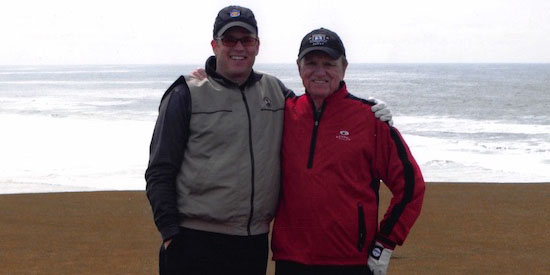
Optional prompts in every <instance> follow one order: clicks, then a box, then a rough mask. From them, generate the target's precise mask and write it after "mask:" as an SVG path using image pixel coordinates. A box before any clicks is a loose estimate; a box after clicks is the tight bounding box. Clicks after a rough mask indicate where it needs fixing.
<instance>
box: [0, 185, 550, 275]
mask: <svg viewBox="0 0 550 275" xmlns="http://www.w3.org/2000/svg"><path fill="white" fill-rule="evenodd" d="M389 199H390V193H389V191H388V190H387V189H386V188H385V187H384V188H381V190H380V212H381V213H383V212H385V208H386V206H387V204H388V202H389ZM549 210H550V184H546V183H529V184H523V183H518V184H508V183H500V184H495V183H490V184H487V183H441V182H438V183H427V188H426V195H425V199H424V206H423V209H422V214H421V215H420V217H419V219H418V220H417V222H416V224H415V226H414V227H413V228H412V230H411V232H410V234H409V236H408V238H407V240H406V242H405V243H404V245H403V246H400V247H397V248H396V250H395V252H394V254H393V256H392V260H391V261H390V266H389V270H388V273H389V274H520V273H526V274H550V262H548V261H547V259H548V258H549V257H550V250H548V247H550V236H548V234H547V232H546V231H547V228H548V227H549V226H550V211H549ZM0 224H1V225H2V226H0V240H2V241H1V242H0V261H1V262H2V270H3V271H4V272H7V273H10V274H59V273H70V274H129V273H131V274H156V273H157V257H158V249H159V246H160V241H161V240H160V236H159V234H158V232H157V230H156V228H155V225H154V223H153V218H152V213H151V208H150V206H149V203H148V201H147V198H146V195H145V192H144V191H141V190H138V191H86V192H59V193H30V194H1V195H0ZM273 267H274V263H273V262H272V261H269V264H268V273H267V274H273Z"/></svg>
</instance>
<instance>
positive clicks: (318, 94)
mask: <svg viewBox="0 0 550 275" xmlns="http://www.w3.org/2000/svg"><path fill="white" fill-rule="evenodd" d="M298 70H299V71H300V77H301V78H302V83H303V84H304V87H305V88H306V91H307V92H308V93H309V94H310V96H311V97H312V98H313V99H314V100H316V99H317V100H322V99H325V98H326V97H327V96H329V95H331V94H332V93H334V92H335V91H336V90H337V89H338V88H339V86H340V81H341V80H343V79H344V75H345V72H346V66H345V65H344V64H343V62H342V58H339V59H333V58H332V57H330V56H329V55H328V54H326V53H324V52H321V51H314V52H311V53H309V54H307V55H306V56H304V57H303V58H302V59H301V60H300V61H298Z"/></svg>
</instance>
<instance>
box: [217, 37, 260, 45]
mask: <svg viewBox="0 0 550 275" xmlns="http://www.w3.org/2000/svg"><path fill="white" fill-rule="evenodd" d="M218 40H221V41H222V44H223V45H224V46H226V47H235V46H236V45H237V42H241V44H242V45H243V47H250V46H255V45H256V43H257V42H258V38H255V37H252V36H245V37H243V38H235V37H232V36H223V37H218Z"/></svg>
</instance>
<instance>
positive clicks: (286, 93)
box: [277, 78, 296, 98]
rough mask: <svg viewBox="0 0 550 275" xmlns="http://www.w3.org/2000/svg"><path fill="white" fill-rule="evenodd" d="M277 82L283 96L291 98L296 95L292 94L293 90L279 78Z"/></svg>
mask: <svg viewBox="0 0 550 275" xmlns="http://www.w3.org/2000/svg"><path fill="white" fill-rule="evenodd" d="M277 82H278V83H279V86H280V87H281V90H282V91H283V95H284V97H285V98H292V97H295V96H296V94H294V91H292V90H291V89H289V88H287V87H286V86H285V84H283V82H282V81H281V80H280V79H278V78H277Z"/></svg>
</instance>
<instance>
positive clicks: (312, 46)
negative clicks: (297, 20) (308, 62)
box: [298, 28, 346, 60]
mask: <svg viewBox="0 0 550 275" xmlns="http://www.w3.org/2000/svg"><path fill="white" fill-rule="evenodd" d="M313 51H322V52H325V53H327V54H328V55H330V57H332V58H334V59H338V58H339V57H340V56H342V55H343V56H346V49H344V44H343V43H342V40H341V39H340V37H339V36H338V35H337V34H336V33H335V32H333V31H331V30H328V29H325V28H320V29H316V30H313V31H311V32H310V33H308V34H306V36H304V38H303V39H302V44H300V51H299V52H298V60H300V59H302V58H303V57H304V56H305V55H306V54H308V53H310V52H313Z"/></svg>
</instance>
